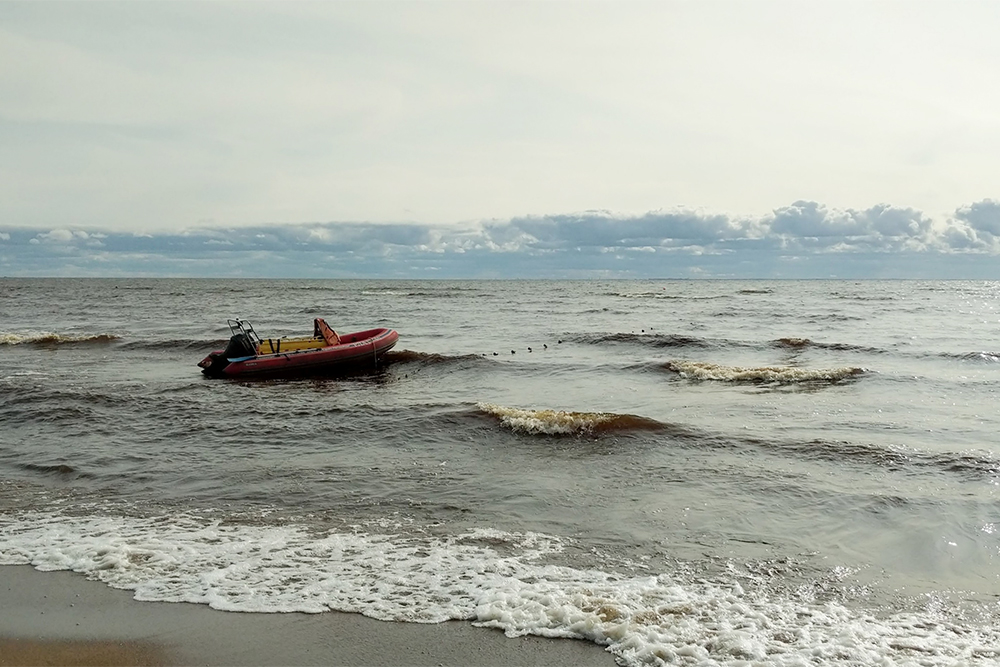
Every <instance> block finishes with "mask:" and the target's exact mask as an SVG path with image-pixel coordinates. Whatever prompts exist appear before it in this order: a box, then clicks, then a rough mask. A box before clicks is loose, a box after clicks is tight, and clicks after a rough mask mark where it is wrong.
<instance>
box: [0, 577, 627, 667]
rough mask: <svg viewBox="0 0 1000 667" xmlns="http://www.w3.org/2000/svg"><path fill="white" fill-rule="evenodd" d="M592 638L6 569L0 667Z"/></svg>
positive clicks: (565, 648)
mask: <svg viewBox="0 0 1000 667" xmlns="http://www.w3.org/2000/svg"><path fill="white" fill-rule="evenodd" d="M614 664H615V660H614V657H613V656H612V655H611V654H610V653H607V652H605V651H604V649H603V648H602V647H600V646H597V645H596V644H592V643H590V642H585V641H579V640H571V639H545V638H541V637H518V638H508V637H506V636H504V634H503V633H502V632H499V631H497V630H490V629H486V628H476V627H473V626H472V625H471V624H469V623H464V622H458V621H453V622H448V623H439V624H435V625H425V624H416V623H386V622H382V621H376V620H373V619H370V618H366V617H364V616H361V615H358V614H344V613H337V612H327V613H323V614H243V613H233V612H221V611H215V610H214V609H210V608H209V607H207V606H205V605H198V604H187V603H169V602H137V601H135V600H133V599H132V592H131V591H121V590H116V589H112V588H108V587H107V586H106V585H104V584H102V583H100V582H96V581H89V580H87V579H85V578H84V577H83V576H82V575H79V574H75V573H72V572H38V571H36V570H34V569H33V568H31V567H29V566H26V565H24V566H22V565H5V566H0V665H3V666H8V665H206V666H216V665H247V666H252V665H345V666H350V665H401V666H402V665H414V666H417V665H429V666H439V665H445V666H456V667H458V666H469V665H488V666H500V665H552V666H560V665H565V666H570V665H574V666H576V665H579V666H581V667H586V666H588V665H594V666H603V667H611V666H613V665H614Z"/></svg>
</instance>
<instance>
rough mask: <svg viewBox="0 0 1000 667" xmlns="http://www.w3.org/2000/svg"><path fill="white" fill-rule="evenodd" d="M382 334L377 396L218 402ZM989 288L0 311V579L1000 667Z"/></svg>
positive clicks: (275, 292) (140, 299)
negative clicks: (245, 327) (288, 338)
mask: <svg viewBox="0 0 1000 667" xmlns="http://www.w3.org/2000/svg"><path fill="white" fill-rule="evenodd" d="M237 315H238V316H242V317H246V318H249V319H250V320H251V321H252V322H253V323H254V325H255V326H256V328H257V330H258V331H260V332H261V333H262V334H263V335H265V336H271V337H275V336H281V335H303V334H307V333H309V332H310V331H311V322H312V318H314V317H325V318H326V319H327V321H328V322H330V324H331V325H332V326H334V328H336V329H337V330H338V331H341V332H350V331H355V330H361V329H368V328H371V327H374V326H389V327H392V328H395V329H397V330H398V331H399V333H400V342H399V344H398V345H397V347H396V349H395V350H394V351H393V352H392V353H390V355H389V357H388V358H387V360H386V361H387V363H386V365H385V366H384V368H382V369H381V370H380V371H378V372H376V373H371V374H368V375H364V376H360V377H352V378H346V379H327V378H318V379H317V378H314V379H301V380H271V381H258V382H245V381H242V382H241V381H228V380H210V379H207V378H204V377H203V376H202V375H201V374H200V373H199V369H198V368H197V367H196V365H195V364H196V363H197V362H198V361H199V360H200V359H201V358H202V357H203V356H204V355H205V354H206V353H207V352H209V351H211V350H213V349H219V348H221V347H223V346H224V344H225V341H226V338H227V337H228V329H227V327H226V326H225V320H226V318H228V317H234V316H237ZM998 325H1000V283H984V282H894V281H891V282H860V283H859V282H846V281H801V282H799V281H780V282H760V281H749V282H739V281H606V282H605V281H579V282H577V281H268V280H182V279H171V280H157V279H148V280H136V279H104V280H64V279H59V280H44V279H31V280H11V279H6V280H0V471H2V480H3V481H2V482H0V563H9V564H17V563H32V564H34V565H35V566H36V567H37V568H39V569H47V570H53V569H72V570H76V571H79V572H83V573H86V574H87V575H88V576H91V577H94V578H98V579H100V580H103V581H105V582H107V583H108V584H109V585H112V586H116V587H121V588H129V589H134V590H135V593H136V597H137V598H139V599H142V600H181V601H190V602H200V603H207V604H210V605H212V606H213V607H215V608H218V609H223V610H234V611H236V610H238V611H259V612H269V611H307V612H322V611H325V610H329V609H334V610H342V611H355V612H360V613H363V614H366V615H369V616H372V617H375V618H381V619H386V620H396V621H400V622H438V621H443V620H446V619H466V620H470V621H473V622H476V623H478V624H483V625H488V626H495V627H500V628H502V629H504V630H505V631H507V633H508V634H511V635H516V634H524V633H533V634H540V635H549V636H573V637H581V638H584V639H587V640H590V641H595V642H598V643H601V644H604V645H608V646H609V647H610V650H611V651H612V652H613V653H614V654H615V655H616V656H617V657H618V659H619V660H620V661H621V662H622V663H623V664H630V665H644V664H663V663H667V664H692V665H716V664H722V665H740V664H748V663H747V661H751V662H753V661H756V662H755V663H754V664H757V663H760V664H765V665H772V664H773V665H798V664H824V665H825V664H829V665H856V664H874V663H878V662H881V663H884V664H896V665H903V664H915V665H917V664H919V665H952V664H973V665H976V664H982V665H987V664H995V663H996V662H997V661H998V660H1000V633H998V631H997V630H996V629H995V628H996V627H997V622H998V620H1000V607H998V599H1000V598H998V595H1000V579H998V575H1000V553H998V548H1000V535H998V532H997V531H998V527H1000V504H998V502H997V490H998V484H1000V435H998V434H1000V417H998V414H1000V413H998V410H997V405H998V403H997V399H998V395H997V390H998V388H1000V342H998V335H997V334H998Z"/></svg>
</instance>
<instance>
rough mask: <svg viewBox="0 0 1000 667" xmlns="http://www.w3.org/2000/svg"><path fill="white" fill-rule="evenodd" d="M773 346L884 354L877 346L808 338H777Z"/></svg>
mask: <svg viewBox="0 0 1000 667" xmlns="http://www.w3.org/2000/svg"><path fill="white" fill-rule="evenodd" d="M772 345H774V346H775V347H783V348H791V349H795V350H800V349H805V348H810V347H813V348H817V349H820V350H835V351H837V352H866V353H869V354H884V353H885V350H881V349H879V348H877V347H866V346H864V345H852V344H850V343H823V342H819V341H815V340H811V339H809V338H794V337H788V338H779V339H777V340H775V341H773V343H772Z"/></svg>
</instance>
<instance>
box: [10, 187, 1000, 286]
mask: <svg viewBox="0 0 1000 667" xmlns="http://www.w3.org/2000/svg"><path fill="white" fill-rule="evenodd" d="M0 239H2V240H3V242H4V247H5V249H8V252H7V253H6V254H4V255H3V256H2V257H0V275H25V276H28V275H185V276H241V275H243V276H253V275H257V276H261V277H331V278H346V277H387V278H392V277H413V276H426V275H430V274H433V275H435V276H440V277H581V278H584V277H689V276H690V277H696V276H702V277H704V276H715V277H745V278H763V277H814V278H815V277H818V278H822V277H830V276H849V277H858V278H864V277H928V278H934V277H977V278H978V277H982V278H1000V269H998V268H997V264H998V263H997V262H996V261H995V256H996V255H1000V203H998V202H997V201H995V200H991V199H985V200H982V201H979V202H974V203H972V204H968V205H965V206H962V207H960V208H958V209H957V210H956V211H955V212H954V214H953V215H952V216H951V217H949V218H948V219H947V220H944V221H943V222H938V223H935V222H934V221H933V220H932V219H931V218H929V217H928V216H926V215H924V214H923V213H922V212H920V211H918V210H916V209H913V208H906V207H899V206H892V205H888V204H879V205H876V206H872V207H870V208H866V209H836V208H831V207H827V206H825V205H823V204H820V203H818V202H814V201H807V200H799V201H795V202H793V203H792V204H790V205H788V206H783V207H779V208H776V209H774V210H773V211H772V212H771V213H769V214H766V215H762V216H759V217H756V218H754V217H748V216H732V215H727V214H721V213H708V212H703V211H695V210H686V209H678V210H674V211H662V210H661V211H651V212H648V213H644V214H641V215H615V214H613V213H611V212H608V211H585V212H581V213H573V214H562V215H539V216H521V217H515V218H512V219H509V220H490V221H484V222H480V223H475V224H467V225H465V226H463V227H454V226H449V225H433V224H427V223H413V224H401V223H392V224H376V223H361V222H345V223H335V222H322V223H321V222H311V223H300V224H272V225H255V226H249V227H235V228H220V227H204V228H192V229H188V230H184V231H181V232H174V233H171V232H161V233H147V234H141V235H139V234H135V233H132V232H111V231H106V230H96V229H78V228H73V227H67V226H59V227H52V228H48V229H38V228H13V227H11V228H6V229H4V230H3V231H0ZM10 250H13V252H10Z"/></svg>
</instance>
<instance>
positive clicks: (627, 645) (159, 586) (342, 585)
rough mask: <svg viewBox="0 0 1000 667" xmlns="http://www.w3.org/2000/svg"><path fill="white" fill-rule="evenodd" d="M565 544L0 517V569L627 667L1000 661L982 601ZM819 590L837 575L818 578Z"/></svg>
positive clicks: (525, 536) (485, 533) (489, 536)
mask: <svg viewBox="0 0 1000 667" xmlns="http://www.w3.org/2000/svg"><path fill="white" fill-rule="evenodd" d="M571 544H572V542H571V541H570V540H563V539H560V538H557V537H554V536H549V535H544V534H540V533H513V532H506V531H502V530H497V529H492V528H477V529H473V530H470V531H468V532H465V533H461V534H457V535H452V536H444V537H433V536H424V537H409V538H407V537H399V536H394V535H382V534H366V533H363V532H358V531H352V532H334V531H329V532H328V531H320V532H317V531H314V530H308V529H306V528H305V527H304V526H299V525H265V526H252V525H243V524H240V523H226V522H223V521H221V520H211V519H208V518H204V517H201V516H193V515H180V516H161V517H150V518H138V517H132V516H114V517H110V516H55V515H47V514H43V513H41V512H25V513H22V514H18V515H12V514H3V515H0V564H8V565H27V564H31V565H33V566H34V567H35V568H37V569H39V570H43V571H46V570H49V571H55V570H72V571H75V572H79V573H81V574H83V575H85V576H87V577H88V578H91V579H95V580H98V581H101V582H103V583H105V584H107V585H108V586H111V587H114V588H120V589H126V590H131V591H134V594H133V595H134V597H135V599H136V600H139V601H146V602H188V603H197V604H207V605H209V606H210V607H212V608H214V609H218V610H221V611H229V612H258V613H260V612H264V613H279V612H303V613H322V612H326V611H331V610H332V611H342V612H352V613H360V614H363V615H365V616H369V617H371V618H376V619H380V620H385V621H393V622H411V623H441V622H445V621H449V620H460V621H467V622H471V623H473V624H474V625H477V626H481V627H489V628H496V629H498V630H502V631H503V632H504V633H505V634H506V635H507V636H509V637H518V636H524V635H538V636H543V637H563V638H574V639H582V640H586V641H590V642H593V643H595V644H598V645H601V646H606V647H607V650H608V651H609V652H610V653H611V654H612V655H613V656H614V659H615V660H616V661H617V662H618V663H619V664H621V665H624V666H627V667H645V666H653V665H664V664H685V665H691V666H692V667H708V666H710V665H711V666H715V667H736V666H737V665H747V664H751V663H752V664H755V665H762V666H763V665H768V666H772V667H781V666H787V665H800V664H803V665H804V664H823V665H827V666H829V667H847V666H848V665H872V664H885V665H889V664H892V665H903V664H907V665H908V664H920V665H922V666H924V667H944V666H945V665H955V664H963V665H969V666H970V667H980V666H982V667H985V666H986V665H995V664H996V662H997V660H998V658H1000V650H998V648H997V647H998V646H1000V630H998V629H997V627H996V621H997V619H996V616H997V614H996V612H995V611H993V610H990V609H988V608H986V607H985V606H984V607H983V608H982V610H981V614H982V618H981V619H980V621H979V622H976V623H973V622H970V621H966V620H961V619H959V618H957V617H949V616H947V615H944V616H943V615H942V612H941V610H940V609H938V608H934V607H933V605H926V603H925V605H924V606H923V607H921V606H920V605H917V604H916V603H915V606H914V608H913V609H912V610H908V611H901V612H891V611H883V612H876V611H870V610H866V609H855V608H851V607H848V606H847V605H846V604H844V603H843V602H840V601H836V600H830V599H828V598H827V597H824V596H817V595H816V594H815V592H814V591H813V590H812V588H811V587H808V586H807V587H801V588H800V589H798V590H796V591H794V592H781V591H780V589H775V588H773V587H771V586H770V585H769V581H770V579H772V578H773V577H774V574H773V572H770V571H769V572H767V573H765V574H764V575H760V574H756V575H755V574H754V573H753V572H752V571H751V572H743V571H740V570H739V569H738V568H734V569H732V570H731V571H729V572H728V573H726V574H723V575H718V576H716V577H713V578H711V579H706V578H703V577H700V576H694V575H691V574H688V573H686V572H685V571H684V570H683V568H676V569H673V571H667V572H656V573H653V572H650V573H649V574H646V575H640V576H634V575H623V574H619V573H616V572H613V571H602V570H599V569H579V568H574V567H570V566H566V565H555V564H552V562H551V560H552V557H554V556H558V555H559V554H560V553H562V552H564V551H565V550H566V548H567V546H570V545H571ZM206 573H210V575H211V576H206ZM820 583H821V582H817V585H819V584H820ZM822 585H823V586H827V587H829V586H841V585H843V586H847V585H849V584H847V583H844V584H841V583H840V578H839V577H838V576H836V574H833V575H831V576H829V577H828V578H827V579H825V580H824V581H823V582H822ZM817 660H818V661H819V662H817Z"/></svg>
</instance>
